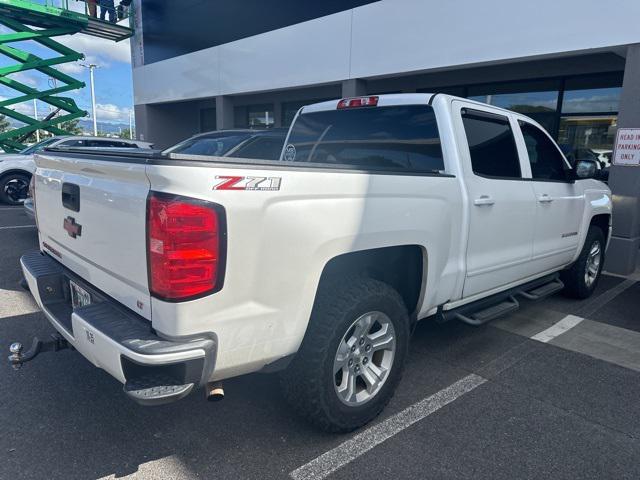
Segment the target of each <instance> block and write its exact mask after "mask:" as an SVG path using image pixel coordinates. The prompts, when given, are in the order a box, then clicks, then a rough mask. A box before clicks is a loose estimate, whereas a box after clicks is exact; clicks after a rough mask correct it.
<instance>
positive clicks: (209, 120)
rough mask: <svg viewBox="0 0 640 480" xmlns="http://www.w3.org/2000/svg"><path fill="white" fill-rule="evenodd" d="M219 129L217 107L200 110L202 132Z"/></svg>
mask: <svg viewBox="0 0 640 480" xmlns="http://www.w3.org/2000/svg"><path fill="white" fill-rule="evenodd" d="M214 130H217V122H216V109H215V108H203V109H202V110H200V133H203V132H213V131H214Z"/></svg>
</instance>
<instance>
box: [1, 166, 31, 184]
mask: <svg viewBox="0 0 640 480" xmlns="http://www.w3.org/2000/svg"><path fill="white" fill-rule="evenodd" d="M14 173H19V174H20V175H25V176H27V177H29V179H31V177H32V176H33V173H31V172H30V171H29V170H24V169H21V168H11V169H9V170H6V171H4V172H0V181H2V179H4V178H5V177H6V176H8V175H12V174H14Z"/></svg>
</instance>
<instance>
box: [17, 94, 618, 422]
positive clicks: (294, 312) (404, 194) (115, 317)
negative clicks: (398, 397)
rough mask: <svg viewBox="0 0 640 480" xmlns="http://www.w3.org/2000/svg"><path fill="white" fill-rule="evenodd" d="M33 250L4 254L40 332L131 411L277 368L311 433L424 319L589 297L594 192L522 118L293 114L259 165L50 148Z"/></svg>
mask: <svg viewBox="0 0 640 480" xmlns="http://www.w3.org/2000/svg"><path fill="white" fill-rule="evenodd" d="M36 164H37V169H36V172H35V180H34V195H35V197H34V198H35V210H36V218H37V223H38V232H39V241H40V250H39V251H34V252H30V253H27V254H25V255H24V256H23V257H22V258H21V264H22V269H23V271H24V276H25V278H26V282H27V283H28V288H29V290H30V291H31V293H32V294H33V296H34V298H35V300H36V302H37V303H38V305H39V306H40V307H41V308H42V311H43V312H44V314H45V315H46V317H47V318H48V319H49V321H50V322H51V324H52V325H53V326H54V327H55V329H56V330H57V332H59V335H57V336H54V338H52V339H51V340H47V341H40V340H38V339H34V343H33V346H32V347H31V349H30V350H29V351H23V348H22V345H20V344H14V345H12V346H11V357H10V361H11V363H12V364H13V365H14V366H16V367H18V366H20V365H22V363H25V362H26V361H29V360H31V359H32V358H33V357H35V355H36V354H37V353H39V352H42V351H47V350H58V349H61V348H65V347H72V348H74V349H76V350H77V351H78V352H80V353H81V354H82V355H83V356H84V357H86V358H87V359H88V360H89V361H90V362H91V363H93V364H94V365H95V366H97V367H99V368H102V369H104V370H106V371H107V372H108V373H110V374H111V375H112V376H113V377H115V378H116V379H117V380H119V381H120V382H121V383H122V384H123V388H124V392H125V394H126V395H128V396H129V397H131V398H132V399H133V400H135V401H137V402H139V403H140V404H144V405H155V404H162V403H167V402H171V401H174V400H177V399H180V398H182V397H184V396H185V395H187V394H188V393H189V392H191V391H192V390H195V389H196V388H197V387H203V388H204V389H205V393H206V394H209V395H210V396H212V397H213V396H215V395H216V392H217V394H220V393H221V392H222V391H223V390H222V385H221V383H220V382H221V381H222V380H224V379H228V378H230V377H235V376H238V375H244V374H248V373H252V372H280V376H281V380H282V384H283V389H284V392H285V396H286V397H287V399H288V400H289V401H290V403H291V405H292V407H293V408H294V409H295V410H296V411H297V412H299V413H300V414H302V415H303V416H304V417H306V418H307V419H308V420H309V421H311V422H312V423H314V424H315V425H317V426H319V427H320V428H323V429H325V430H329V431H349V430H353V429H355V428H357V427H359V426H362V425H364V424H366V423H367V422H369V421H371V420H372V419H373V418H374V417H376V415H378V414H379V413H380V411H381V410H382V409H383V408H384V407H385V405H386V404H387V402H388V401H389V400H390V398H391V397H392V395H393V392H394V390H395V389H396V386H397V385H398V382H399V381H400V378H401V375H402V371H403V366H404V363H405V360H406V357H407V349H408V347H409V340H410V334H411V332H412V329H413V327H414V325H415V323H416V322H417V321H418V320H422V319H432V320H434V321H437V322H445V321H462V322H466V323H468V324H471V325H481V324H484V323H486V322H488V321H490V320H492V319H494V318H496V317H498V316H500V315H504V314H506V313H508V312H511V311H513V310H515V309H517V308H518V305H519V299H521V298H522V297H524V298H527V299H540V298H544V297H545V296H548V295H551V294H553V293H555V292H559V291H560V290H564V292H565V294H567V295H570V296H573V297H577V298H586V297H588V296H590V295H591V294H592V292H593V291H594V289H595V287H596V285H597V283H598V279H599V277H600V273H601V270H602V267H603V263H604V258H605V250H606V247H607V244H608V241H609V237H610V234H611V193H610V191H609V189H608V188H607V186H606V185H605V184H603V183H602V182H600V181H598V180H596V179H595V178H594V176H595V175H596V168H595V164H594V162H589V161H578V162H576V165H575V166H573V167H571V166H570V164H569V163H568V162H567V160H566V158H565V157H564V155H563V154H562V152H561V150H560V149H559V148H558V146H557V145H556V144H555V143H554V141H553V140H552V138H551V137H550V136H549V135H548V134H547V132H546V131H545V130H544V129H543V128H542V127H541V126H540V125H539V124H537V123H536V122H534V121H533V120H531V119H529V118H527V117H526V116H523V115H520V114H518V113H514V112H512V111H507V110H503V109H500V108H496V107H493V106H490V105H485V104H482V103H478V102H474V101H470V100H466V99H462V98H456V97H452V96H449V95H444V94H435V95H431V94H399V95H380V96H367V97H358V98H346V99H341V100H335V101H328V102H323V103H318V104H315V105H310V106H305V107H303V108H301V109H300V111H299V112H298V114H297V116H296V118H295V120H294V122H293V124H292V126H291V128H290V131H289V132H288V134H287V138H286V141H285V143H284V145H283V149H282V153H281V156H280V158H279V159H278V160H260V159H243V158H228V157H210V156H202V155H187V154H171V155H168V156H162V155H144V154H142V153H141V154H136V155H133V156H132V155H123V154H118V153H107V152H103V153H100V154H97V153H96V154H88V153H87V152H82V151H75V152H74V151H73V150H72V149H66V150H65V149H60V148H58V149H50V150H48V151H45V152H42V153H41V154H40V155H38V157H37V159H36Z"/></svg>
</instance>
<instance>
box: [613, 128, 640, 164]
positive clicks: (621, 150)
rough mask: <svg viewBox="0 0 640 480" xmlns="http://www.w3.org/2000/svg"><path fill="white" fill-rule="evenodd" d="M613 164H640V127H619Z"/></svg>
mask: <svg viewBox="0 0 640 480" xmlns="http://www.w3.org/2000/svg"><path fill="white" fill-rule="evenodd" d="M613 164H614V165H632V166H639V165H640V128H620V129H618V135H617V138H616V146H615V150H614V153H613Z"/></svg>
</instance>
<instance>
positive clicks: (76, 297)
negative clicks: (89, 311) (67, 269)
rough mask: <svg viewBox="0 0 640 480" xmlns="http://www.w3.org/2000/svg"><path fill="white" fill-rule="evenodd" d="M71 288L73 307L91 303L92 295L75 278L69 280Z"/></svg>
mask: <svg viewBox="0 0 640 480" xmlns="http://www.w3.org/2000/svg"><path fill="white" fill-rule="evenodd" d="M69 287H70V289H71V305H72V306H73V308H79V307H84V306H86V305H90V304H91V295H90V294H89V292H87V291H86V290H85V289H84V288H82V287H81V286H80V285H78V284H77V283H75V282H74V281H73V280H69Z"/></svg>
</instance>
